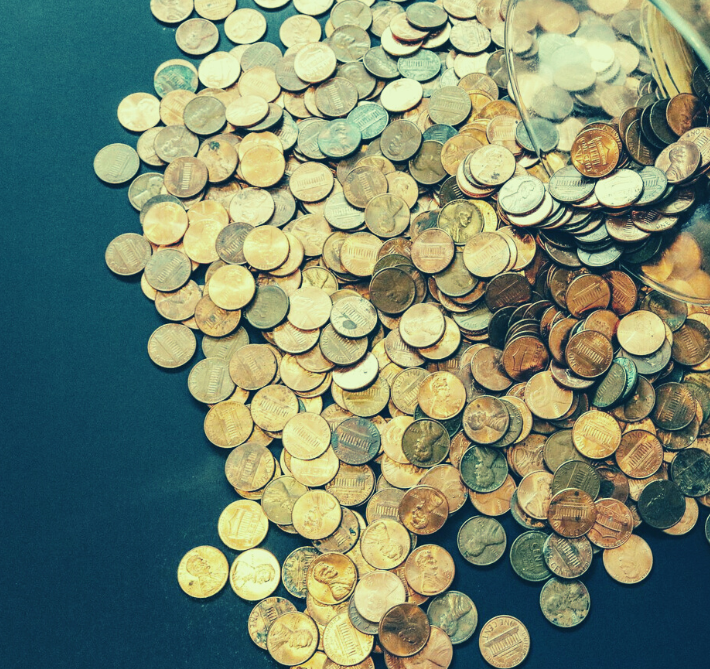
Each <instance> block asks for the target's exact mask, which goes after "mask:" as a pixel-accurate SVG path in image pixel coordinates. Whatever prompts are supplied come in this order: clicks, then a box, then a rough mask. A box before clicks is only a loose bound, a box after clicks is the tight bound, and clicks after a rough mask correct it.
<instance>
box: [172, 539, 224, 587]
mask: <svg viewBox="0 0 710 669" xmlns="http://www.w3.org/2000/svg"><path fill="white" fill-rule="evenodd" d="M228 578H229V563H228V562H227V558H226V557H224V554H223V553H222V551H220V550H218V549H217V548H213V547H212V546H198V547H197V548H193V549H192V550H191V551H188V553H187V554H186V555H185V556H184V557H183V558H182V560H180V564H179V565H178V583H179V585H180V587H181V588H182V590H183V592H185V594H188V595H190V597H195V598H198V599H204V598H206V597H212V595H216V594H217V593H218V592H219V591H220V590H221V589H222V588H223V587H224V586H225V584H226V583H227V579H228Z"/></svg>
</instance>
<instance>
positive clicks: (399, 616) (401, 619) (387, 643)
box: [378, 604, 431, 657]
mask: <svg viewBox="0 0 710 669" xmlns="http://www.w3.org/2000/svg"><path fill="white" fill-rule="evenodd" d="M430 629H431V628H430V625H429V619H428V618H427V616H426V613H424V611H422V610H421V609H420V608H419V607H418V606H417V605H416V604H398V605H397V606H393V607H392V608H391V609H390V610H389V611H387V613H385V615H384V616H383V618H382V620H381V621H380V626H379V630H378V631H379V639H380V643H381V644H382V647H383V648H384V649H385V650H386V651H387V652H388V653H391V654H392V655H395V656H397V657H411V656H412V655H414V654H415V653H418V652H419V651H420V650H421V649H422V648H424V646H425V645H426V643H427V641H428V640H429V634H430Z"/></svg>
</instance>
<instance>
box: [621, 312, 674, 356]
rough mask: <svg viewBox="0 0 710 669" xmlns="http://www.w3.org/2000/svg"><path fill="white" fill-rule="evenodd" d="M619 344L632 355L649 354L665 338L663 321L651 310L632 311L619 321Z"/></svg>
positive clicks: (655, 349)
mask: <svg viewBox="0 0 710 669" xmlns="http://www.w3.org/2000/svg"><path fill="white" fill-rule="evenodd" d="M616 336H617V338H618V339H619V344H621V346H622V347H623V348H624V349H625V350H627V351H628V352H629V353H631V354H632V355H650V354H651V353H654V352H655V351H657V350H658V349H659V348H660V347H661V346H662V345H663V342H664V341H665V339H666V331H665V328H664V327H663V321H662V320H661V319H660V318H659V317H658V316H657V315H656V314H654V313H653V312H651V311H634V312H632V313H630V314H628V315H626V316H624V317H623V318H622V319H621V321H619V327H618V329H617V332H616Z"/></svg>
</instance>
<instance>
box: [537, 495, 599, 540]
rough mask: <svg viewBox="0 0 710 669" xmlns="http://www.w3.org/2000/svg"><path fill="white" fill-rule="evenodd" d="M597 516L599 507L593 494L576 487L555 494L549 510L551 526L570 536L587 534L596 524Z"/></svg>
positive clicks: (558, 531)
mask: <svg viewBox="0 0 710 669" xmlns="http://www.w3.org/2000/svg"><path fill="white" fill-rule="evenodd" d="M596 517H597V509H596V507H595V506H594V500H593V499H592V497H591V495H589V493H586V492H584V491H583V490H577V489H575V488H568V489H567V490H561V491H560V492H558V493H557V494H556V495H553V496H552V499H551V500H550V507H549V510H548V512H547V520H548V522H549V523H550V527H552V529H553V530H555V532H557V533H558V534H561V535H562V536H563V537H568V538H576V537H581V536H583V535H585V534H586V533H587V532H589V530H590V529H591V528H592V526H593V525H594V522H595V520H596Z"/></svg>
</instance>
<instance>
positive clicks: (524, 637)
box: [478, 616, 530, 667]
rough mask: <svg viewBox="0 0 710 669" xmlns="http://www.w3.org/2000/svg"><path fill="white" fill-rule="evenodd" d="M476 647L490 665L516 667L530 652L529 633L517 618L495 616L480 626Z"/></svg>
mask: <svg viewBox="0 0 710 669" xmlns="http://www.w3.org/2000/svg"><path fill="white" fill-rule="evenodd" d="M478 647H479V649H480V651H481V655H483V659H484V660H485V661H486V662H488V664H490V665H491V666H492V667H517V666H518V665H519V664H520V663H521V662H522V661H523V660H524V659H525V658H526V657H527V655H528V653H529V652H530V635H529V634H528V630H527V628H526V627H525V625H523V623H521V622H520V621H519V620H518V619H517V618H513V616H496V617H495V618H491V619H490V620H489V621H488V622H486V623H485V624H484V625H483V627H481V633H480V635H479V637H478Z"/></svg>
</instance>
